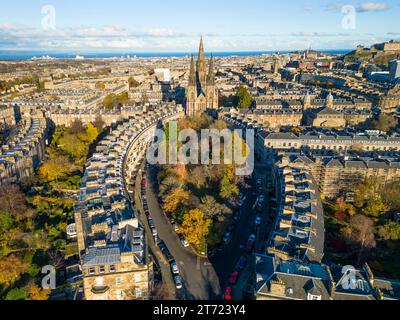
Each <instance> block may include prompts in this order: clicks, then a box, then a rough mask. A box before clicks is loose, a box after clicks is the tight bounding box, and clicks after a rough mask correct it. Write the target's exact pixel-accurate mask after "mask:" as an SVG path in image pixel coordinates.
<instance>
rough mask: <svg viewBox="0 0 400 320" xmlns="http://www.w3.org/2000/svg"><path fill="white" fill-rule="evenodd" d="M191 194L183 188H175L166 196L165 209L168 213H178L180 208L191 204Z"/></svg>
mask: <svg viewBox="0 0 400 320" xmlns="http://www.w3.org/2000/svg"><path fill="white" fill-rule="evenodd" d="M189 200H190V194H189V192H187V191H185V190H184V189H182V188H177V189H173V190H172V191H171V193H170V194H169V195H167V196H166V197H165V202H164V206H163V209H164V211H165V212H166V213H169V214H176V212H177V211H178V209H182V207H184V206H187V205H188V204H189Z"/></svg>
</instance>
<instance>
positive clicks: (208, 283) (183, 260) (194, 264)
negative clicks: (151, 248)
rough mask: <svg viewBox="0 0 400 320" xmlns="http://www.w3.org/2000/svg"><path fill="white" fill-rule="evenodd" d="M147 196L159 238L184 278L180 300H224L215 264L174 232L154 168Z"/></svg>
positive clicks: (149, 176) (150, 176)
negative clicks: (159, 195) (160, 197)
mask: <svg viewBox="0 0 400 320" xmlns="http://www.w3.org/2000/svg"><path fill="white" fill-rule="evenodd" d="M147 178H148V181H149V182H150V183H148V184H147V188H146V196H147V201H148V206H149V211H150V215H151V217H152V218H153V220H154V222H155V224H156V227H157V231H158V235H159V238H160V239H162V240H164V242H165V244H166V245H167V247H168V249H169V251H170V252H171V254H172V256H173V257H174V258H175V261H176V263H177V264H178V267H179V271H180V275H181V277H182V279H183V284H184V289H182V290H178V299H181V300H220V299H221V298H222V294H223V293H222V291H221V290H222V289H221V287H220V285H219V278H218V275H217V273H216V272H215V270H214V268H213V266H212V264H211V263H210V261H209V260H207V259H201V258H199V257H197V256H196V255H195V254H193V253H192V252H190V251H189V250H187V249H185V248H183V246H182V244H181V242H180V240H179V238H178V236H177V235H176V233H175V232H174V231H173V229H172V227H171V225H170V224H169V221H168V219H167V218H166V217H165V215H164V213H163V211H162V210H161V208H160V205H159V203H158V198H157V195H156V194H155V193H154V190H153V186H156V185H157V179H156V177H155V174H154V172H153V171H151V172H148V176H147Z"/></svg>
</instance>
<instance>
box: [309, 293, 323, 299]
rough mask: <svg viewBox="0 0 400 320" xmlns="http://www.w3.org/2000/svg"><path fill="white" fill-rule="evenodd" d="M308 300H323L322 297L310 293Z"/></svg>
mask: <svg viewBox="0 0 400 320" xmlns="http://www.w3.org/2000/svg"><path fill="white" fill-rule="evenodd" d="M307 300H322V297H321V296H317V295H313V294H311V293H309V294H308V297H307Z"/></svg>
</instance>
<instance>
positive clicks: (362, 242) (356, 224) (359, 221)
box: [342, 214, 376, 265]
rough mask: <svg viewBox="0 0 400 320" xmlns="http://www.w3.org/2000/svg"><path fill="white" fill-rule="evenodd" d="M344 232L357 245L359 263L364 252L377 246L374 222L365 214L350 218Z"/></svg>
mask: <svg viewBox="0 0 400 320" xmlns="http://www.w3.org/2000/svg"><path fill="white" fill-rule="evenodd" d="M342 232H343V234H344V236H345V237H347V239H348V240H350V242H351V243H353V244H354V245H355V247H356V249H357V263H358V265H360V263H361V260H362V259H363V255H364V252H365V251H366V250H369V249H371V248H374V247H375V246H376V241H375V235H374V222H373V221H372V220H371V219H369V218H367V217H365V216H363V215H360V214H359V215H355V216H354V217H351V218H350V222H349V225H348V226H347V227H346V228H344V229H343V230H342Z"/></svg>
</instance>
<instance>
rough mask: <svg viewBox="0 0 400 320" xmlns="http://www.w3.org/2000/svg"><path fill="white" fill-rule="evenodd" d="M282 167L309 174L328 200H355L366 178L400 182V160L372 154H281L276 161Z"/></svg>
mask: <svg viewBox="0 0 400 320" xmlns="http://www.w3.org/2000/svg"><path fill="white" fill-rule="evenodd" d="M275 163H276V164H279V165H280V166H291V167H294V168H297V169H299V170H309V171H310V172H311V174H312V176H313V177H314V179H315V180H316V182H317V184H318V187H319V191H320V192H321V193H322V194H324V196H325V197H326V198H328V199H335V198H337V197H338V196H341V195H345V196H347V197H348V199H349V200H351V198H352V194H351V189H352V187H353V186H354V185H355V184H357V183H359V182H360V181H363V180H365V179H367V178H376V179H377V180H378V181H380V182H381V183H384V184H387V183H390V182H394V181H398V180H400V157H399V156H398V154H396V155H384V153H381V155H380V156H379V157H377V156H376V155H374V154H373V153H370V154H368V153H362V154H361V155H360V153H357V152H348V153H347V155H346V156H344V155H340V154H338V153H335V152H325V153H317V152H312V151H310V152H303V151H301V150H298V151H286V152H285V151H283V152H278V153H277V156H276V160H275Z"/></svg>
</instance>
